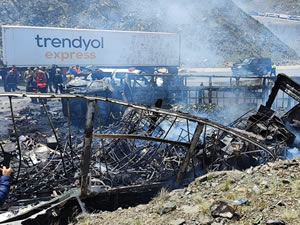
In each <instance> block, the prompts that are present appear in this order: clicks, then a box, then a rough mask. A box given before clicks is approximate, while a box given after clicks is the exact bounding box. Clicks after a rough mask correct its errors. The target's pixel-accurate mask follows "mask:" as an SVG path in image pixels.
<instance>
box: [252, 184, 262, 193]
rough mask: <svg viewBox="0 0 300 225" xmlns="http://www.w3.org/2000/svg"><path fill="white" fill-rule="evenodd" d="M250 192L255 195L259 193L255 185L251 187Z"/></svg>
mask: <svg viewBox="0 0 300 225" xmlns="http://www.w3.org/2000/svg"><path fill="white" fill-rule="evenodd" d="M252 191H253V192H254V193H255V194H259V193H260V190H259V187H258V186H257V185H256V184H255V185H254V186H253V187H252Z"/></svg>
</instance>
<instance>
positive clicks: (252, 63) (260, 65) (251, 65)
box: [231, 57, 272, 76]
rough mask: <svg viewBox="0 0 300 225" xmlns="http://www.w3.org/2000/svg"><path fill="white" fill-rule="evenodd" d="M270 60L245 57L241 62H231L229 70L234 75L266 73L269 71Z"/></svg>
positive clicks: (260, 74)
mask: <svg viewBox="0 0 300 225" xmlns="http://www.w3.org/2000/svg"><path fill="white" fill-rule="evenodd" d="M271 69H272V62H271V59H270V58H255V57H252V58H247V59H244V60H243V61H242V62H241V63H235V64H233V66H232V68H231V70H232V73H233V74H234V75H236V76H251V75H259V76H263V75H267V74H268V73H269V72H271Z"/></svg>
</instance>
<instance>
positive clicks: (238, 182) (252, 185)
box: [76, 158, 300, 225]
mask: <svg viewBox="0 0 300 225" xmlns="http://www.w3.org/2000/svg"><path fill="white" fill-rule="evenodd" d="M299 166H300V159H299V158H298V159H293V160H287V161H279V162H275V163H268V164H266V165H261V166H259V167H255V168H250V169H248V170H246V171H245V172H240V171H222V172H213V173H209V174H207V175H205V176H203V177H199V178H197V179H196V180H195V181H194V182H193V183H191V184H190V185H189V186H188V187H187V188H184V189H180V190H175V191H172V192H170V193H167V192H161V194H160V195H159V196H158V197H157V198H155V199H153V200H152V201H151V202H150V203H149V204H147V205H139V206H137V207H133V208H129V209H118V210H116V211H114V212H101V213H99V214H92V215H82V217H81V219H79V222H77V223H76V224H77V225H87V224H88V225H96V224H105V225H125V224H134V225H165V224H169V225H181V224H199V225H201V224H202V225H209V224H214V225H221V224H234V225H239V224H240V225H252V224H278V225H280V224H289V225H298V224H300V216H299V211H300V201H299V199H300V181H299V179H298V178H299V176H300V167H299ZM276 220H277V223H276V222H275V221H276ZM268 221H269V222H271V221H273V223H267V222H268ZM280 221H281V222H280Z"/></svg>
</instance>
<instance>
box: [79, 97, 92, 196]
mask: <svg viewBox="0 0 300 225" xmlns="http://www.w3.org/2000/svg"><path fill="white" fill-rule="evenodd" d="M95 105H96V102H95V101H94V100H89V101H88V105H87V111H86V121H85V138H84V150H83V154H82V160H81V197H86V196H87V194H88V186H89V175H88V174H89V170H90V163H91V156H92V149H91V148H92V139H93V124H94V112H95Z"/></svg>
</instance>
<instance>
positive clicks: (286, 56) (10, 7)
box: [0, 0, 299, 66]
mask: <svg viewBox="0 0 300 225" xmlns="http://www.w3.org/2000/svg"><path fill="white" fill-rule="evenodd" d="M0 24H18V25H34V26H54V27H57V26H59V27H79V28H100V29H118V30H140V31H166V32H176V33H180V34H181V37H182V43H181V44H182V57H181V59H182V63H183V65H189V66H219V65H224V64H226V63H231V62H235V61H238V60H240V59H243V58H246V57H250V56H265V57H271V58H272V59H273V60H274V61H275V62H277V63H278V62H281V63H284V62H287V61H289V62H290V61H293V60H297V59H299V57H298V56H297V54H296V52H295V51H293V50H292V49H291V48H289V47H288V46H287V45H286V44H284V43H283V42H281V41H280V40H279V39H278V38H277V37H276V36H274V35H273V33H271V32H270V31H269V30H268V29H266V28H265V27H264V26H263V25H261V24H260V23H259V22H257V21H256V20H254V19H253V18H252V17H250V16H248V15H247V14H246V13H245V12H244V11H242V10H241V9H240V8H238V7H237V6H236V5H235V4H234V3H233V2H232V0H212V1H209V2H208V1H205V0H199V1H193V0H187V1H180V0H175V1H174V0H165V1H160V0H151V1H148V0H140V1H136V0H122V1H120V0H119V1H118V0H72V1H71V0H51V1H46V0H23V1H16V0H2V1H1V5H0Z"/></svg>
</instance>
